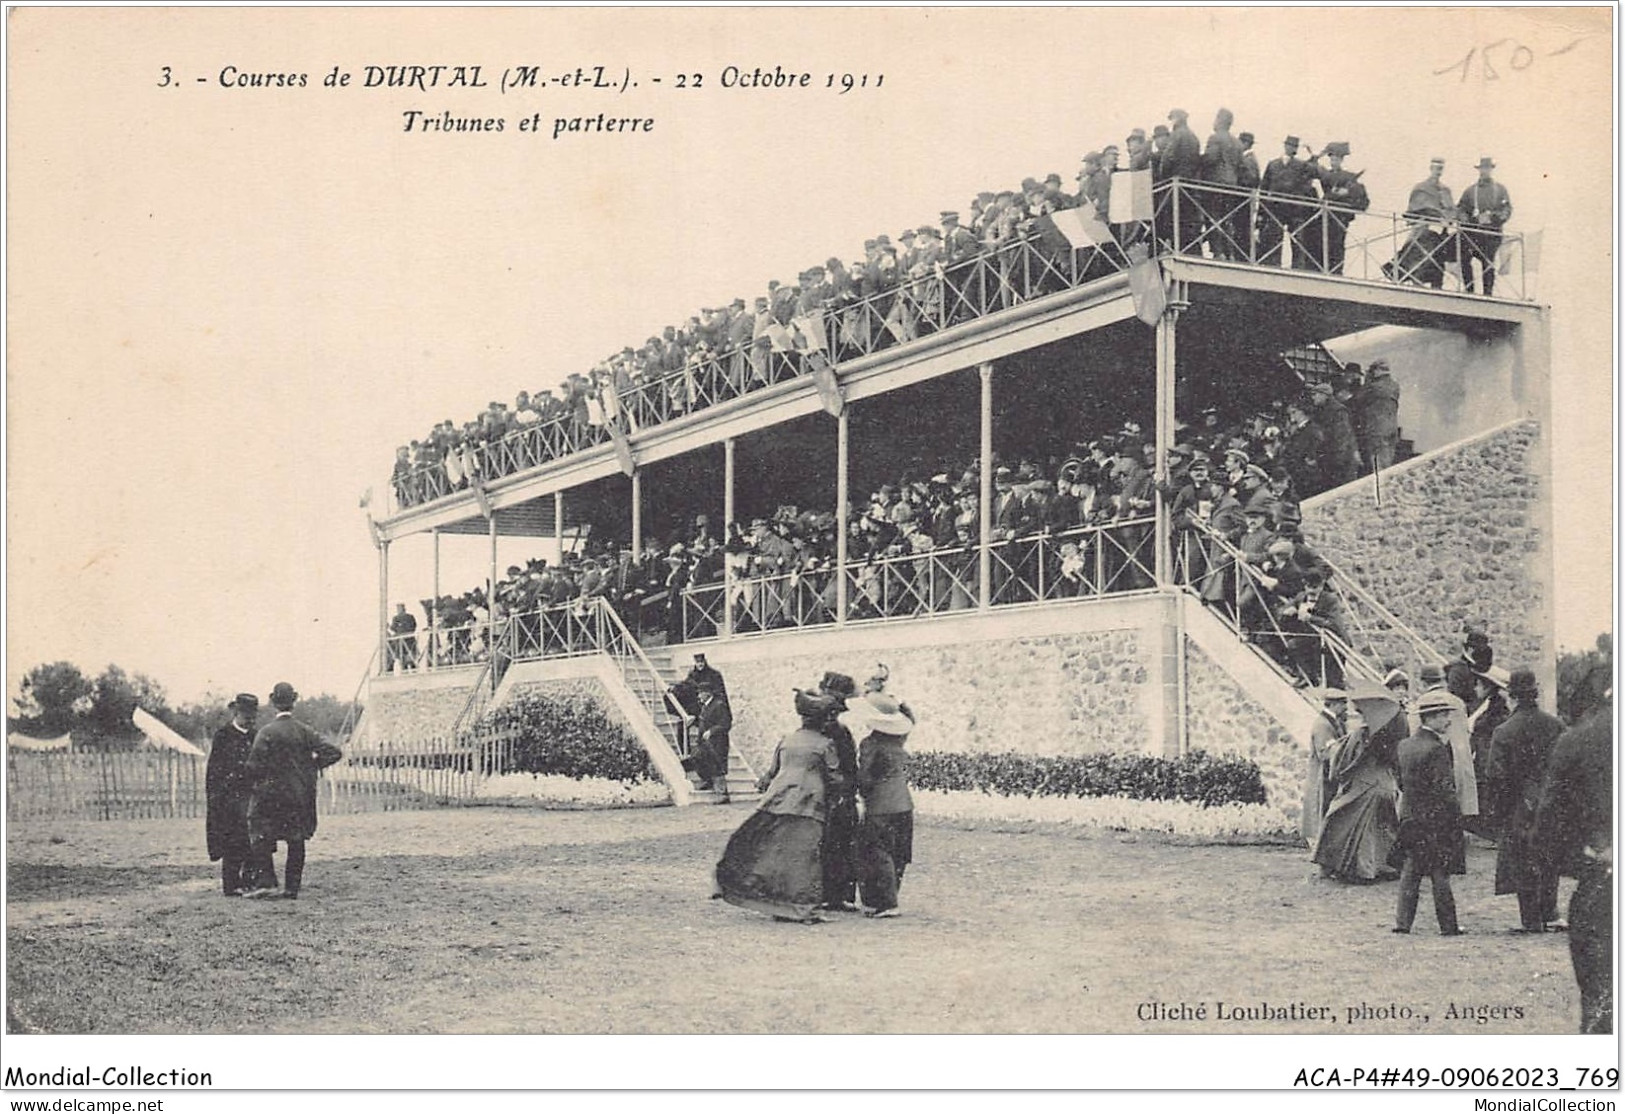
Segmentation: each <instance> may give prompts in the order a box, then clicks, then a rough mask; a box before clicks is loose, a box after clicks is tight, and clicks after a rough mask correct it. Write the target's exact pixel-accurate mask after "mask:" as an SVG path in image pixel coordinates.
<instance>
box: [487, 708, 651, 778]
mask: <svg viewBox="0 0 1625 1114" xmlns="http://www.w3.org/2000/svg"><path fill="white" fill-rule="evenodd" d="M474 731H475V735H476V737H482V738H490V737H492V736H497V737H501V736H504V735H506V736H508V745H506V746H499V747H493V748H490V749H488V750H487V751H486V754H487V755H488V757H487V760H486V765H487V767H488V768H487V769H486V770H485V772H486V773H487V774H516V773H526V774H559V775H562V776H564V777H569V778H576V779H581V778H605V779H607V780H610V781H618V782H621V783H623V784H626V785H635V784H637V783H638V782H641V781H659V780H660V775H659V774H658V773H656V772H655V769H654V766H653V765H652V764H651V763H650V761H649V754H648V752H647V751H645V750H644V749H643V746H642V744H640V743H639V742H638V740H637V737H636V736H634V735H633V734H632V732H631V731H629V730H628V729H627V728H626V727H625V726H623V725H621V724H619V723H616V722H614V721H613V720H611V719H610V718H609V716H608V715H607V714H606V713H605V712H604V709H603V707H602V706H601V705H600V704H599V703H598V702H597V701H596V700H593V699H591V698H590V697H587V696H581V695H575V694H572V695H569V696H563V697H552V696H548V695H545V694H543V693H534V692H533V693H524V694H521V695H520V696H518V697H516V698H514V699H513V700H511V701H509V702H507V703H506V704H504V705H502V707H500V708H496V709H494V710H493V711H491V712H488V713H487V714H486V715H485V716H484V717H482V718H481V719H480V721H479V722H478V723H477V724H476V725H475V728H474Z"/></svg>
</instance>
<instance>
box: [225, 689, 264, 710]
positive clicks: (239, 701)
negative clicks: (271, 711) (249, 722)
mask: <svg viewBox="0 0 1625 1114" xmlns="http://www.w3.org/2000/svg"><path fill="white" fill-rule="evenodd" d="M226 707H228V708H241V709H243V710H244V711H245V712H257V711H259V707H260V698H259V697H257V696H255V695H254V694H253V693H251V692H239V693H238V694H237V695H236V696H234V697H232V700H231V703H230V704H227V705H226Z"/></svg>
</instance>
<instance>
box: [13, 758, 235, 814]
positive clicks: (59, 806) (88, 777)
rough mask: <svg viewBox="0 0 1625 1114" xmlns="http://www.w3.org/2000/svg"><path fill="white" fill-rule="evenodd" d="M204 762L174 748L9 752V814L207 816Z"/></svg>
mask: <svg viewBox="0 0 1625 1114" xmlns="http://www.w3.org/2000/svg"><path fill="white" fill-rule="evenodd" d="M203 765H204V760H203V759H202V758H200V757H198V756H197V755H195V754H180V753H178V752H176V751H172V750H137V751H129V752H124V753H116V754H108V753H99V752H75V751H47V752H43V753H32V752H29V751H14V750H8V751H7V752H6V816H7V817H8V818H9V819H12V820H21V819H24V818H26V817H32V816H40V817H61V818H65V819H70V818H71V819H83V820H142V819H151V818H156V817H201V816H202V815H203V808H204V805H203Z"/></svg>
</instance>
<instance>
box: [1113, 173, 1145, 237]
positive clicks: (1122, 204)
mask: <svg viewBox="0 0 1625 1114" xmlns="http://www.w3.org/2000/svg"><path fill="white" fill-rule="evenodd" d="M1154 211H1155V206H1154V204H1153V202H1152V200H1151V171H1149V170H1116V171H1113V172H1112V197H1111V203H1110V206H1109V208H1108V210H1107V213H1106V215H1107V216H1108V217H1110V218H1111V221H1112V223H1113V224H1127V223H1128V222H1129V221H1136V220H1150V219H1151V218H1152V215H1153V213H1154Z"/></svg>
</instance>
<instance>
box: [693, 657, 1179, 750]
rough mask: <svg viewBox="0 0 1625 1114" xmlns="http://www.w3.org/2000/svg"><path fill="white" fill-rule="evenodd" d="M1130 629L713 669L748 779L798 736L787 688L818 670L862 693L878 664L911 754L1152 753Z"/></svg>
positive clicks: (1144, 663)
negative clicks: (723, 686) (903, 709)
mask: <svg viewBox="0 0 1625 1114" xmlns="http://www.w3.org/2000/svg"><path fill="white" fill-rule="evenodd" d="M1144 641H1145V640H1144V638H1143V637H1142V634H1141V631H1140V630H1138V629H1130V630H1108V631H1095V632H1089V633H1063V634H1053V635H1046V636H1044V637H1041V638H1040V637H1034V638H1016V639H1008V640H1001V641H977V642H962V643H952V644H943V645H923V646H912V647H897V648H893V649H888V650H885V651H881V652H879V653H878V654H877V652H876V651H874V650H867V651H863V652H861V653H850V652H849V653H846V654H840V653H837V654H817V655H813V654H808V655H805V656H794V655H791V656H779V657H773V658H766V657H762V658H757V659H752V660H743V661H735V662H731V663H728V664H726V665H724V666H723V668H724V670H725V675H726V677H727V682H728V694H729V699H730V702H731V703H732V706H733V713H734V731H733V740H734V745H735V746H737V747H738V748H739V749H740V751H741V752H742V753H743V754H744V755H745V756H746V757H747V758H748V759H749V760H750V761H751V762H752V763H753V764H755V765H756V768H757V770H758V772H760V771H762V770H763V769H765V768H766V765H767V763H768V762H769V761H770V760H771V758H772V754H773V747H774V745H775V744H776V743H777V742H778V740H779V739H780V738H782V737H783V736H784V735H785V734H786V733H787V732H789V731H791V730H794V728H795V727H796V723H797V721H796V717H795V713H794V711H793V709H792V703H791V701H792V691H791V690H792V689H794V688H796V687H801V688H807V687H810V686H812V685H814V684H816V683H817V681H818V679H819V678H820V677H821V676H822V675H823V673H824V671H825V670H830V669H832V670H835V671H837V672H841V673H849V674H851V675H852V676H853V677H854V678H855V679H856V680H857V681H858V683H859V684H860V685H861V684H862V683H863V680H864V678H866V677H867V676H869V675H870V674H871V673H872V672H873V671H874V667H875V664H876V662H877V661H884V662H885V663H886V665H887V666H888V667H889V669H890V670H891V681H890V683H889V684H888V686H887V688H888V691H891V692H895V693H896V694H897V695H898V696H899V697H900V698H902V699H903V700H906V701H907V702H908V703H909V706H910V707H911V708H912V709H913V710H914V712H915V714H916V715H917V716H918V717H919V721H920V722H919V726H918V728H916V730H915V731H914V734H913V735H912V737H911V738H910V741H909V745H910V746H911V747H912V748H914V749H916V750H922V751H923V750H943V751H954V752H961V753H989V752H991V753H998V752H1003V751H1020V752H1022V753H1024V754H1039V755H1063V754H1065V755H1079V754H1089V753H1093V752H1097V751H1148V750H1154V749H1155V747H1156V742H1155V740H1154V739H1153V737H1152V736H1153V731H1152V725H1151V723H1150V722H1149V720H1148V718H1147V715H1146V710H1145V709H1146V705H1147V702H1148V701H1149V700H1150V699H1151V697H1152V694H1150V693H1149V692H1147V691H1146V690H1147V689H1148V688H1149V687H1150V684H1151V678H1150V654H1151V652H1152V647H1149V646H1146V645H1144V644H1143V643H1144Z"/></svg>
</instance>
